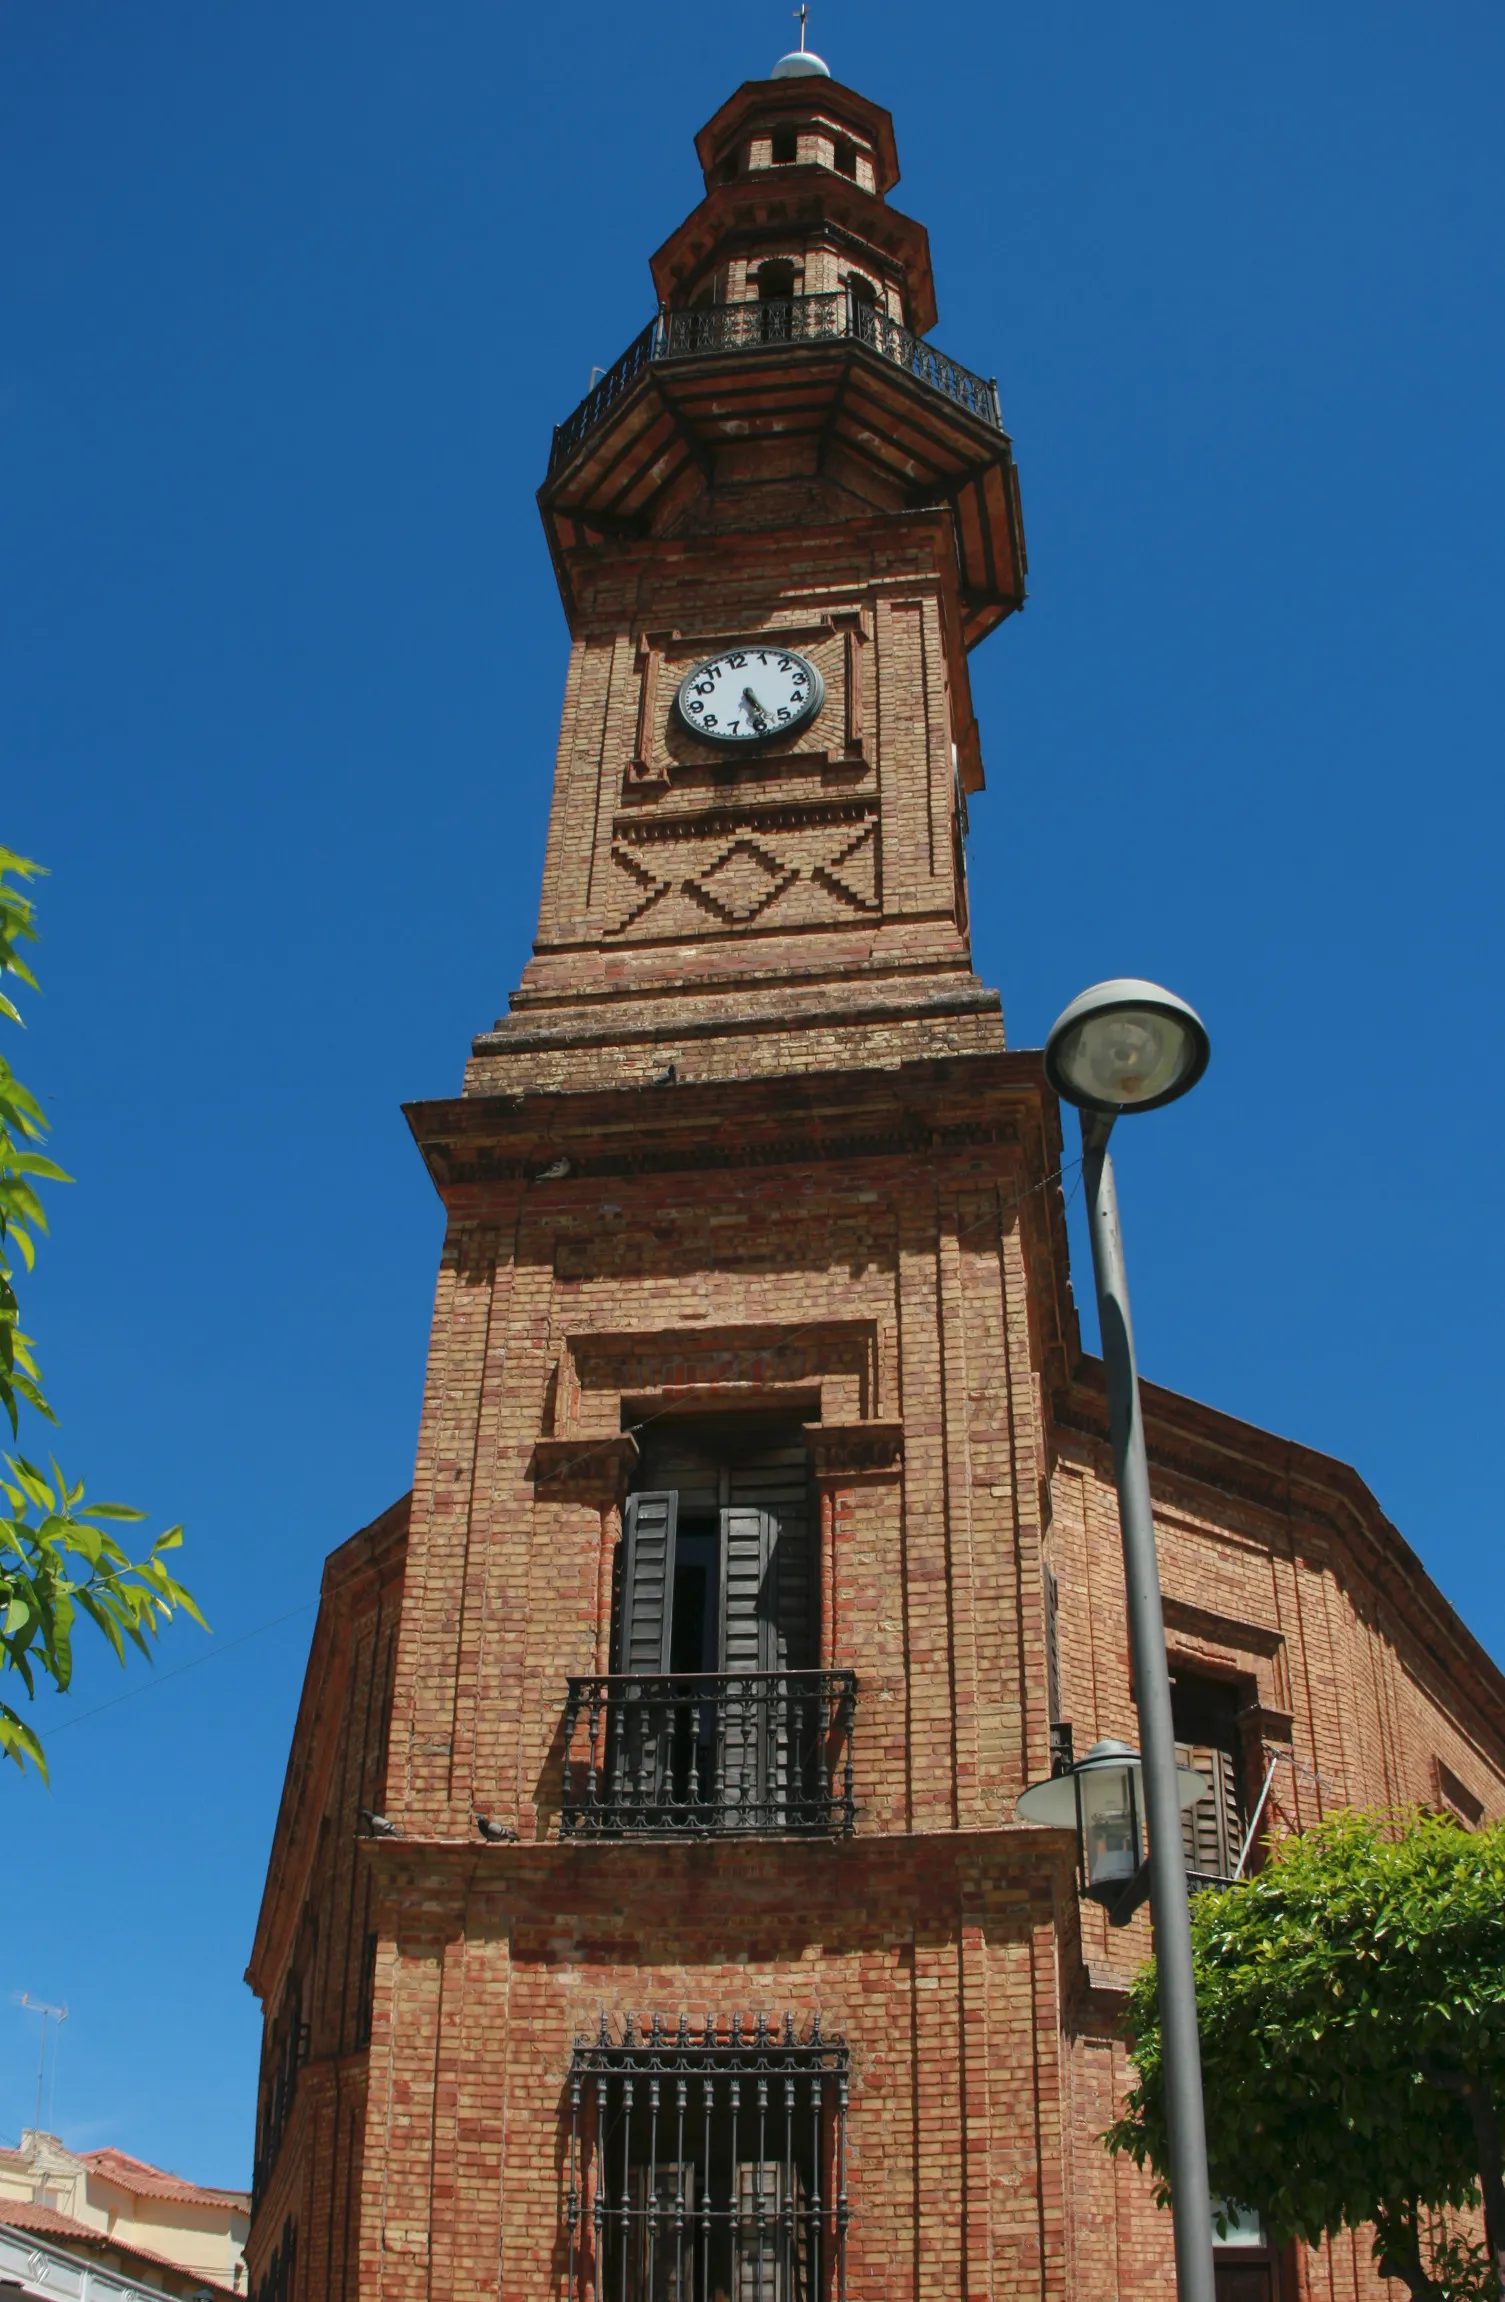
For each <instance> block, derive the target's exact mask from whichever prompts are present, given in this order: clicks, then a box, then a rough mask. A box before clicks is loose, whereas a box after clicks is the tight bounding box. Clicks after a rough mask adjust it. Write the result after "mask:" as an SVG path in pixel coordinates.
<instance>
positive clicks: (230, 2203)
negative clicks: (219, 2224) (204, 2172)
mask: <svg viewBox="0 0 1505 2302" xmlns="http://www.w3.org/2000/svg"><path fill="white" fill-rule="evenodd" d="M77 2155H78V2161H79V2164H80V2165H81V2166H87V2167H88V2169H89V2172H90V2173H91V2174H97V2175H98V2176H99V2178H100V2180H101V2181H102V2182H114V2183H116V2184H118V2185H119V2187H120V2188H121V2189H122V2190H130V2191H132V2192H134V2194H135V2195H136V2196H137V2197H138V2198H175V2199H177V2200H178V2201H179V2202H180V2203H181V2204H182V2205H184V2206H225V2207H231V2208H234V2209H236V2210H237V2211H238V2212H240V2213H242V2214H249V2212H250V2211H251V2193H250V2191H249V2190H206V2189H205V2188H204V2187H203V2185H202V2184H201V2183H198V2182H189V2181H186V2180H185V2179H184V2177H183V2176H182V2175H181V2174H168V2173H167V2172H166V2171H165V2170H164V2169H163V2168H162V2167H160V2166H148V2165H147V2163H146V2160H145V2159H144V2158H132V2157H130V2156H128V2154H127V2153H126V2152H125V2151H124V2150H81V2151H79V2152H78V2154H77Z"/></svg>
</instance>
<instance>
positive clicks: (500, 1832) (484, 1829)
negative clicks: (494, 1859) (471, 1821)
mask: <svg viewBox="0 0 1505 2302" xmlns="http://www.w3.org/2000/svg"><path fill="white" fill-rule="evenodd" d="M476 1829H477V1830H478V1831H479V1832H480V1834H481V1836H482V1838H485V1839H489V1840H490V1841H491V1844H492V1845H493V1846H499V1845H500V1844H501V1842H502V1840H503V1839H508V1838H516V1836H517V1832H516V1831H515V1830H509V1829H508V1827H507V1825H506V1824H505V1823H504V1822H493V1821H492V1819H491V1817H490V1815H489V1814H478V1815H477V1816H476Z"/></svg>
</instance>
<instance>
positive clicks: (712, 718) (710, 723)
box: [700, 711, 716, 727]
mask: <svg viewBox="0 0 1505 2302" xmlns="http://www.w3.org/2000/svg"><path fill="white" fill-rule="evenodd" d="M700 724H701V726H702V727H714V726H715V725H716V714H715V713H714V712H713V711H708V712H707V713H706V715H705V718H704V719H703V720H702V721H701V723H700Z"/></svg>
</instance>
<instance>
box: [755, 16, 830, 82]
mask: <svg viewBox="0 0 1505 2302" xmlns="http://www.w3.org/2000/svg"><path fill="white" fill-rule="evenodd" d="M794 13H795V15H796V16H797V17H798V18H799V27H800V44H799V46H798V47H797V48H793V49H791V50H790V52H789V54H788V55H787V56H781V57H780V58H779V60H778V62H777V64H775V66H774V68H773V70H772V71H771V72H770V73H769V75H768V77H769V79H770V80H810V79H820V80H829V79H830V77H831V67H830V65H829V64H825V63H822V61H821V59H820V57H819V56H814V55H812V54H811V52H810V50H809V49H808V48H807V47H806V46H805V26H806V25H807V24H808V23H809V21H810V8H809V0H801V5H800V6H799V7H798V8H796V9H795V11H794Z"/></svg>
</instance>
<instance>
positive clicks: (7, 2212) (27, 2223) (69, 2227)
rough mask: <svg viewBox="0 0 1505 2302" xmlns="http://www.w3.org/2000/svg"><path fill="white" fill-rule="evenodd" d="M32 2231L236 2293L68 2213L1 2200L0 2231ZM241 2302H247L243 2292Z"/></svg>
mask: <svg viewBox="0 0 1505 2302" xmlns="http://www.w3.org/2000/svg"><path fill="white" fill-rule="evenodd" d="M7 2227H8V2228H10V2229H12V2230H29V2231H31V2232H32V2234H33V2236H34V2237H37V2238H57V2239H60V2240H62V2241H64V2242H65V2243H66V2244H67V2245H69V2246H81V2247H83V2248H85V2249H86V2250H87V2251H88V2252H89V2253H91V2254H93V2255H94V2256H96V2257H97V2256H98V2255H99V2254H100V2252H101V2251H102V2250H104V2249H108V2250H109V2251H110V2252H111V2253H112V2254H118V2255H120V2256H121V2257H122V2259H123V2260H124V2261H125V2262H127V2263H131V2262H149V2263H151V2265H152V2267H153V2268H154V2269H158V2270H172V2271H175V2272H176V2273H177V2275H178V2277H180V2278H182V2279H184V2280H186V2281H189V2282H191V2283H192V2284H193V2285H195V2286H205V2287H208V2288H209V2290H210V2292H211V2293H214V2294H233V2293H235V2291H236V2290H235V2288H234V2287H233V2286H226V2285H225V2284H224V2283H223V2281H222V2280H221V2279H218V2278H211V2277H209V2276H208V2275H207V2273H205V2272H204V2271H201V2270H190V2269H189V2268H188V2267H187V2266H186V2264H184V2263H182V2262H174V2261H172V2260H171V2259H170V2257H169V2256H167V2255H166V2254H154V2253H153V2252H152V2251H151V2248H150V2247H148V2246H132V2245H131V2244H129V2243H128V2241H127V2240H126V2239H124V2238H119V2237H113V2236H112V2235H111V2234H110V2232H109V2231H107V2230H93V2229H91V2228H90V2227H89V2224H88V2223H87V2222H75V2221H74V2220H73V2217H72V2216H71V2215H69V2214H59V2213H58V2212H57V2210H56V2208H55V2207H52V2206H41V2205H38V2204H37V2202H36V2201H35V2200H34V2199H30V2198H0V2229H4V2228H7ZM238 2302H245V2295H244V2293H242V2294H240V2295H239V2297H238Z"/></svg>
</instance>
